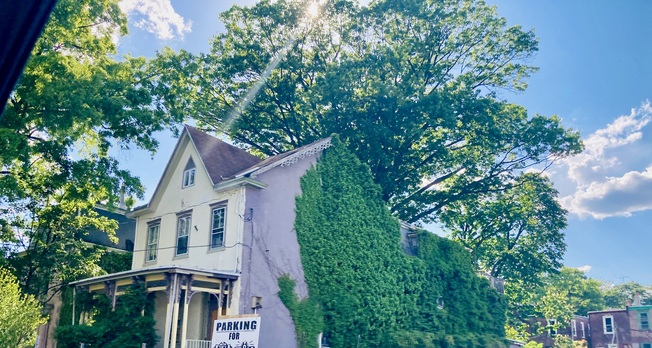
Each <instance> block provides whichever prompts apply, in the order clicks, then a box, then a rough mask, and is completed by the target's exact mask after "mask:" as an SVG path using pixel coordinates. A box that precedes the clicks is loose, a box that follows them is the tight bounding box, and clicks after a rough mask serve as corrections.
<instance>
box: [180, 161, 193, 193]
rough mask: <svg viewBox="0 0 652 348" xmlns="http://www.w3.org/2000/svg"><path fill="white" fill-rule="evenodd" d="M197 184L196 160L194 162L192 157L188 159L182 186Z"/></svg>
mask: <svg viewBox="0 0 652 348" xmlns="http://www.w3.org/2000/svg"><path fill="white" fill-rule="evenodd" d="M194 185H195V162H193V160H192V157H190V159H188V163H187V164H186V168H185V169H184V171H183V183H182V185H181V187H182V188H186V187H190V186H194Z"/></svg>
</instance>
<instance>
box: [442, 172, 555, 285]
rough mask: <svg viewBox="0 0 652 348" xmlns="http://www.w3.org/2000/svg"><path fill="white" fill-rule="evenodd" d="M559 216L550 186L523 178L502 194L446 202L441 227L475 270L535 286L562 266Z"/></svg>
mask: <svg viewBox="0 0 652 348" xmlns="http://www.w3.org/2000/svg"><path fill="white" fill-rule="evenodd" d="M565 214H566V211H565V210H564V209H563V208H561V206H560V205H559V203H558V201H557V191H556V190H555V189H553V188H552V184H551V182H550V180H549V179H548V178H546V177H543V176H540V175H537V174H533V173H527V174H523V175H521V176H519V177H518V178H517V179H516V180H515V181H514V183H513V187H510V188H508V189H507V190H505V191H497V192H493V193H491V194H487V195H484V196H482V197H481V198H477V197H470V198H467V199H464V200H459V201H456V202H452V203H451V204H449V205H448V206H447V207H446V209H444V211H443V212H442V214H441V221H442V222H443V223H444V225H445V227H446V229H447V230H448V231H449V232H450V235H451V237H452V238H453V239H456V240H458V241H460V242H461V243H462V245H464V246H465V247H467V248H469V250H471V251H472V254H473V256H474V258H475V262H476V264H477V265H478V267H479V268H480V269H483V270H486V271H487V272H489V273H490V274H491V275H493V276H496V277H498V276H500V277H503V278H504V279H506V280H507V281H516V280H521V281H529V282H536V280H537V279H538V278H539V274H541V273H542V272H547V271H549V270H555V269H559V268H560V267H561V266H562V264H561V259H562V256H563V254H564V251H565V250H566V244H565V243H564V233H563V231H562V230H563V229H564V228H565V227H566V216H565Z"/></svg>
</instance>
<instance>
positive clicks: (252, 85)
mask: <svg viewBox="0 0 652 348" xmlns="http://www.w3.org/2000/svg"><path fill="white" fill-rule="evenodd" d="M311 3H312V1H309V0H280V1H270V0H265V1H260V2H258V3H256V4H255V5H253V6H251V7H244V6H233V7H232V8H231V9H229V10H228V11H226V12H224V13H222V14H221V17H220V18H221V19H222V21H223V22H224V24H225V27H226V32H225V33H220V34H218V35H217V36H216V37H215V38H214V39H213V41H212V48H211V52H210V53H209V54H202V55H200V56H192V55H189V54H188V53H187V52H181V53H180V54H178V55H175V54H171V52H169V51H166V52H164V53H163V54H161V55H160V56H159V57H158V59H157V63H156V64H159V65H160V66H177V67H179V68H180V69H181V70H183V71H184V73H179V72H178V71H175V72H172V73H171V74H166V75H165V76H162V77H161V78H162V79H163V80H162V81H163V82H164V83H161V84H159V85H160V86H162V88H161V89H159V90H158V93H160V96H161V98H162V99H164V101H165V103H166V105H167V106H168V109H169V110H170V111H171V112H172V113H173V114H174V115H177V114H179V115H190V116H191V117H193V118H194V119H196V120H197V122H198V124H199V125H200V126H201V127H204V128H208V129H213V130H217V131H220V132H224V133H226V134H228V135H229V136H230V137H231V138H232V139H233V140H234V141H235V142H236V143H239V144H245V145H248V146H250V147H251V148H252V149H253V150H255V151H257V152H260V153H264V154H267V155H274V154H278V153H280V152H283V151H285V150H289V149H292V148H295V147H297V146H301V145H305V144H307V143H310V142H312V141H315V140H317V139H319V138H323V137H325V136H328V135H330V134H332V133H337V134H340V136H341V137H342V141H343V142H344V143H345V144H346V145H347V147H348V148H349V149H350V150H351V151H352V152H353V153H355V154H356V155H357V156H358V158H360V159H361V160H362V161H363V162H364V163H366V164H367V165H368V166H369V167H370V169H371V172H372V175H373V178H374V180H375V182H376V183H378V184H379V185H380V195H381V198H382V199H383V200H385V201H386V202H388V203H389V204H390V206H391V210H392V212H393V213H394V214H395V215H396V216H398V217H400V218H401V219H403V220H404V221H407V222H416V221H431V220H437V219H438V214H439V213H440V212H441V211H442V209H443V208H444V207H447V206H448V205H449V204H450V203H452V202H456V201H458V200H463V199H477V198H479V199H481V198H482V196H483V195H485V194H487V193H489V192H495V191H501V190H504V189H507V188H509V187H511V186H512V182H513V180H514V179H515V178H516V177H518V176H519V175H520V173H522V172H523V171H524V170H526V169H527V168H530V167H532V166H537V165H544V164H547V163H548V161H550V160H554V159H556V158H562V157H565V156H568V155H572V154H575V153H578V152H579V151H580V150H581V147H582V146H581V143H580V140H579V135H578V134H577V133H576V132H574V131H572V130H569V129H566V128H564V127H563V126H562V125H561V120H560V119H559V118H557V117H554V116H553V117H545V116H540V115H534V116H528V115H527V112H526V110H525V109H524V108H522V107H519V106H516V105H512V104H508V103H506V102H504V101H502V100H501V99H500V98H498V97H497V92H498V91H499V90H502V89H512V90H523V89H524V88H525V86H526V83H525V80H526V79H527V78H528V77H529V75H530V74H531V73H532V72H534V71H535V70H536V68H534V67H532V66H529V65H528V64H527V60H528V59H529V58H531V57H532V56H533V55H534V53H535V52H536V51H537V50H538V47H537V46H538V43H537V39H536V37H535V35H534V32H533V31H524V30H523V29H522V28H521V27H519V26H513V27H508V26H507V22H506V20H505V19H504V18H501V17H499V16H498V15H497V13H496V10H495V8H494V7H491V6H488V5H487V4H486V3H485V2H484V1H481V0H478V1H476V0H461V1H458V0H444V1H442V0H426V1H412V2H410V3H407V4H406V3H405V1H403V0H380V1H373V2H371V3H369V4H365V5H359V4H357V3H355V2H353V1H348V0H329V1H325V2H324V3H323V5H321V8H320V12H321V13H320V15H319V16H318V17H316V18H309V19H307V16H306V15H305V10H306V8H307V7H308V6H309V5H310V4H311ZM271 62H274V63H275V64H271ZM250 90H255V91H259V92H258V93H257V94H255V95H247V93H248V91H250ZM245 96H246V98H245ZM245 99H246V103H247V104H241V102H242V101H243V100H245Z"/></svg>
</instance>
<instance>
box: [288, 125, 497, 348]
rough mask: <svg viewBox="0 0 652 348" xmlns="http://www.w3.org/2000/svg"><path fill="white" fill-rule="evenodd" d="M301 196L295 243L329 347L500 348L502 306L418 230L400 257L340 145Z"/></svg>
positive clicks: (362, 176)
mask: <svg viewBox="0 0 652 348" xmlns="http://www.w3.org/2000/svg"><path fill="white" fill-rule="evenodd" d="M301 189H302V195H301V196H299V197H297V200H296V203H297V204H296V212H297V217H296V222H295V228H296V231H297V239H298V241H299V245H300V247H301V259H302V264H303V268H304V272H305V277H306V282H307V284H308V287H309V293H310V299H311V300H313V301H316V303H318V304H319V305H321V308H320V311H323V317H324V327H325V328H324V332H325V334H326V336H327V338H328V340H329V343H330V346H331V347H333V348H338V347H383V346H392V347H397V346H398V347H411V346H414V345H416V344H418V345H419V346H423V347H428V346H432V347H483V348H485V347H490V346H501V345H502V343H503V340H502V337H504V332H503V327H504V324H505V305H504V300H503V298H502V296H500V295H499V294H498V293H496V291H495V290H494V289H491V288H490V287H489V284H488V282H487V281H486V280H484V279H483V278H480V277H478V276H477V275H476V274H475V272H474V270H473V267H472V265H471V263H470V257H469V255H468V253H467V252H466V251H465V250H464V249H463V248H462V247H461V246H459V245H458V244H456V243H454V242H452V241H449V240H446V239H443V238H439V237H437V236H435V235H434V234H432V233H429V232H427V231H419V232H418V233H417V238H418V247H417V252H416V256H408V255H406V254H405V253H404V252H403V251H402V248H401V245H400V225H399V222H398V221H397V220H396V219H395V218H394V217H393V216H392V215H391V214H390V213H389V211H388V209H387V208H386V207H385V205H384V203H383V200H382V199H381V196H380V194H381V191H380V187H379V186H377V185H376V184H375V183H374V182H373V180H372V177H371V173H370V171H369V168H368V167H366V165H364V164H362V163H361V162H360V161H359V160H358V159H357V158H356V157H355V156H354V155H352V154H351V153H349V152H348V150H346V149H345V147H344V146H343V145H342V144H341V142H340V141H339V140H338V139H337V137H334V138H333V146H332V147H331V148H329V149H328V150H326V151H325V152H324V153H323V155H322V157H321V158H320V160H319V161H318V163H317V165H316V166H315V167H314V168H312V169H311V170H309V171H308V172H307V173H306V174H305V175H304V177H303V178H302V182H301ZM290 310H291V311H292V309H290ZM294 317H295V316H294V315H293V318H294ZM295 325H297V326H298V327H297V331H298V332H300V329H301V328H300V326H301V325H302V323H300V322H299V323H297V322H296V321H295ZM415 340H416V341H418V342H416V341H415ZM307 341H308V342H316V340H312V339H310V340H307ZM308 346H310V345H308Z"/></svg>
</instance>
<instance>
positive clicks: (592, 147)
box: [564, 101, 652, 187]
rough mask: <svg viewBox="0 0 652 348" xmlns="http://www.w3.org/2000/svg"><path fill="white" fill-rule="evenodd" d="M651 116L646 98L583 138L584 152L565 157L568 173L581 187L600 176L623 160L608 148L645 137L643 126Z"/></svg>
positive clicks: (650, 108) (624, 144) (650, 107)
mask: <svg viewBox="0 0 652 348" xmlns="http://www.w3.org/2000/svg"><path fill="white" fill-rule="evenodd" d="M651 119H652V105H650V102H649V101H646V102H645V103H644V104H643V105H641V107H640V108H638V109H632V111H631V112H630V114H629V115H623V116H620V117H618V118H617V119H616V120H614V121H613V122H612V123H610V124H609V125H607V127H606V128H603V129H599V130H597V131H596V132H594V133H593V134H591V135H590V136H589V137H588V138H586V139H584V147H585V149H584V152H582V153H581V154H579V155H577V156H574V157H572V158H569V159H567V160H565V161H564V163H565V164H566V165H568V176H569V178H570V179H571V180H573V181H574V182H575V183H576V184H577V185H578V186H579V187H585V186H587V185H589V184H591V183H592V182H594V181H595V180H596V179H599V178H600V177H601V176H602V177H604V176H603V175H601V174H603V173H604V172H605V171H606V170H607V169H610V168H614V167H616V166H618V165H619V164H620V160H619V159H618V157H616V156H610V155H608V154H607V151H608V150H611V149H616V148H619V147H623V146H626V145H628V144H632V143H634V142H636V141H639V140H641V138H642V137H643V133H642V129H643V128H644V127H645V126H646V125H647V124H648V123H649V122H650V120H651Z"/></svg>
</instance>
